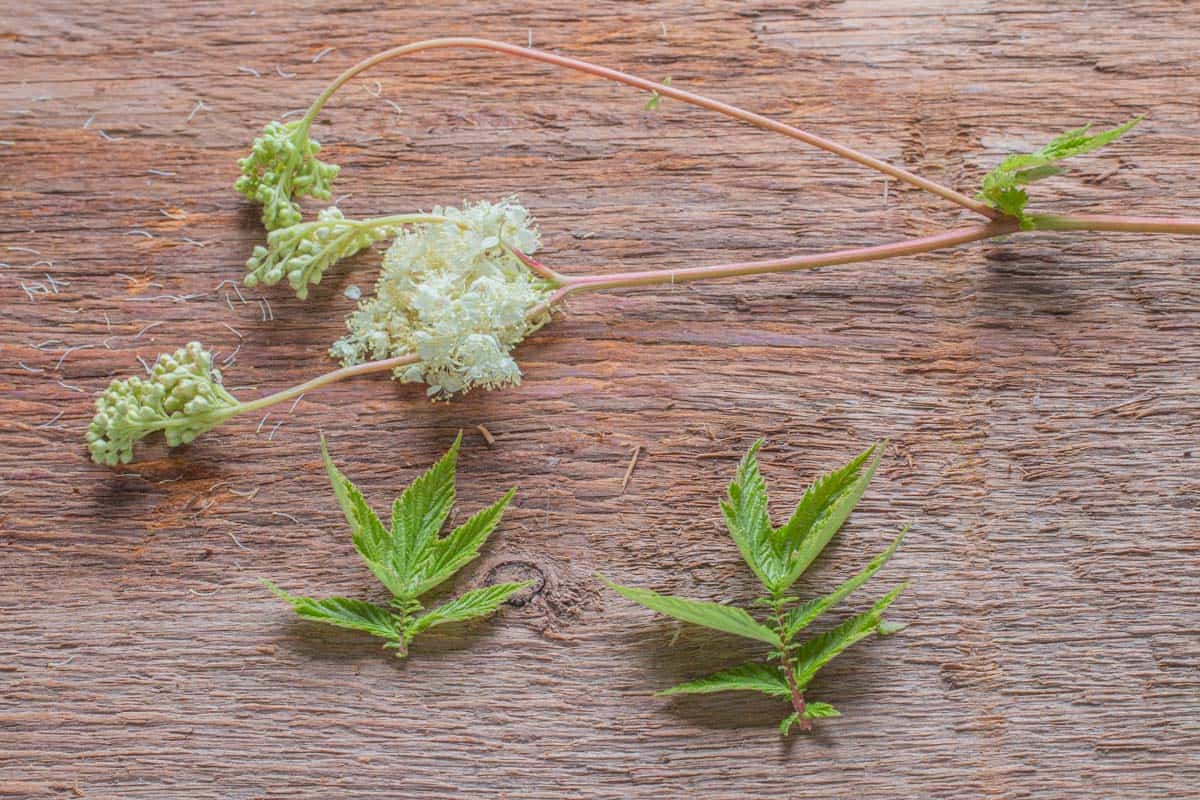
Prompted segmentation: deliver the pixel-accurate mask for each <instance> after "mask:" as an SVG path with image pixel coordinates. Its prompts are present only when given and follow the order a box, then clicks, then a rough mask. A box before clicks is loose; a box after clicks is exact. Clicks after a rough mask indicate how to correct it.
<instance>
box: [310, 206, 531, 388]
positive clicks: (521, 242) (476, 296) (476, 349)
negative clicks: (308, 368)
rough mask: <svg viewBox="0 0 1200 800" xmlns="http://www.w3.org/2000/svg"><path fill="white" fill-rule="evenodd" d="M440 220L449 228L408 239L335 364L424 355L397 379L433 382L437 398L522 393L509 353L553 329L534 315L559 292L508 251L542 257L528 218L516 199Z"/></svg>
mask: <svg viewBox="0 0 1200 800" xmlns="http://www.w3.org/2000/svg"><path fill="white" fill-rule="evenodd" d="M433 213H435V214H441V215H444V216H445V217H446V218H447V221H446V222H440V223H434V224H426V225H421V226H417V227H415V228H412V229H409V230H405V231H403V232H402V233H400V235H399V236H398V237H397V239H396V241H395V242H394V243H393V244H392V246H391V247H390V248H389V249H388V251H387V255H385V256H384V259H383V269H382V271H381V274H380V277H379V281H378V282H377V283H376V285H375V295H374V296H373V297H371V298H369V299H366V300H363V301H361V302H360V303H359V305H358V309H357V310H356V311H355V312H354V313H353V314H351V315H350V317H349V318H348V319H347V320H346V327H347V328H348V329H349V331H350V333H349V335H347V336H345V337H344V338H342V339H340V340H338V341H337V342H336V343H335V344H334V345H333V347H332V349H331V350H330V355H332V356H333V357H334V358H336V359H338V360H339V361H341V362H342V363H343V364H344V365H346V366H350V365H352V364H359V363H362V362H364V361H371V360H378V359H384V358H392V357H396V356H404V355H410V354H414V353H415V354H416V355H418V356H419V357H420V359H421V360H420V362H418V363H415V364H412V365H409V366H405V367H401V368H399V369H397V370H396V378H397V379H399V380H401V381H405V382H416V381H424V382H425V383H427V384H429V394H430V396H433V397H448V396H449V395H451V394H454V393H456V392H465V391H467V390H469V389H471V388H473V387H475V386H482V387H485V388H488V389H492V388H496V387H499V386H505V385H509V384H515V383H519V382H520V378H521V371H520V369H518V367H517V363H516V361H514V360H513V358H512V356H511V355H510V353H511V351H512V349H513V348H514V347H515V346H516V345H517V344H518V343H519V342H520V341H521V340H522V339H524V338H525V337H526V336H528V335H529V334H530V333H532V332H533V331H535V330H537V328H539V327H541V326H542V325H543V324H545V322H546V321H547V320H548V319H549V313H548V312H547V313H545V314H536V315H535V317H536V318H535V319H530V318H529V315H530V312H531V311H533V309H535V308H537V307H538V306H539V305H541V304H543V303H545V302H546V301H547V299H548V298H549V296H550V294H551V291H552V289H553V287H551V286H550V285H549V284H548V283H547V282H546V281H545V280H543V279H541V278H540V277H538V276H537V275H534V274H533V273H532V272H530V271H529V269H528V268H526V266H525V265H524V264H522V263H521V261H520V260H519V259H517V258H516V256H514V255H512V254H511V253H510V252H508V250H506V249H505V248H504V247H503V246H502V245H501V242H502V241H503V242H506V243H508V244H509V245H511V246H513V247H515V248H517V249H519V250H521V251H522V252H525V253H533V252H534V251H536V250H537V247H538V233H537V229H536V228H534V227H533V224H532V221H531V220H530V218H529V212H528V211H526V210H525V208H523V207H522V206H521V205H520V204H519V203H517V201H516V199H515V198H508V199H505V200H502V201H500V202H499V203H494V204H493V203H488V202H479V203H464V205H463V207H462V209H461V210H460V209H457V208H435V209H434V210H433Z"/></svg>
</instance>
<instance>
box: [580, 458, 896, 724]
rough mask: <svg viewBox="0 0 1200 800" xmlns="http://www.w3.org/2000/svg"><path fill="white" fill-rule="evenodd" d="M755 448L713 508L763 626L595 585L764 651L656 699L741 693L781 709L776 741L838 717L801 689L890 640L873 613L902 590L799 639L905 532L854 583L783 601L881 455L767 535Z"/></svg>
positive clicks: (830, 483) (826, 479)
mask: <svg viewBox="0 0 1200 800" xmlns="http://www.w3.org/2000/svg"><path fill="white" fill-rule="evenodd" d="M762 444H763V442H762V440H761V439H760V440H759V441H758V442H756V443H755V444H754V446H753V447H751V448H750V452H748V453H747V454H746V456H745V457H744V458H743V459H742V461H741V464H739V466H738V470H737V475H736V476H735V477H734V479H733V482H732V483H730V484H729V494H728V496H727V497H726V499H725V500H724V501H723V502H722V503H721V511H722V514H723V515H724V517H725V525H726V527H727V528H728V530H729V535H730V537H731V538H732V539H733V541H734V543H735V544H736V545H737V547H738V550H739V551H740V552H741V554H742V559H743V560H744V561H745V562H746V564H747V566H749V567H750V569H751V571H753V572H754V575H755V577H757V578H758V580H759V582H760V583H761V584H762V586H763V588H764V589H766V590H767V596H766V597H762V598H759V599H758V600H756V601H755V603H754V605H756V606H759V607H765V608H766V609H767V610H768V613H767V615H766V617H767V618H766V620H765V621H760V620H758V619H755V618H754V616H752V615H751V613H750V612H749V611H748V610H747V609H745V608H739V607H737V606H731V605H724V604H720V603H714V602H711V601H708V600H692V599H689V598H686V597H676V596H672V595H663V594H658V593H657V592H652V591H650V590H648V589H639V588H634V587H631V586H622V585H620V584H617V583H613V582H612V581H609V580H608V579H606V578H604V577H603V576H601V579H602V580H604V582H605V583H607V584H608V586H609V587H610V588H612V589H613V590H614V591H616V592H617V593H619V594H620V595H622V596H623V597H625V598H627V599H629V600H632V601H633V602H635V603H639V604H640V605H643V606H645V607H646V608H649V609H651V610H653V611H657V612H659V613H660V614H666V615H667V616H670V617H674V618H675V619H678V620H682V621H683V622H687V623H691V624H694V625H702V626H704V627H708V628H713V629H715V630H719V631H723V632H725V633H729V634H733V635H735V636H741V637H744V638H747V639H751V640H754V641H756V642H760V643H763V644H766V645H769V646H770V651H769V656H768V659H767V661H765V662H762V661H752V662H748V663H745V664H741V665H739V666H736V667H732V668H730V669H724V670H721V671H719V672H716V673H713V674H711V675H707V676H705V677H703V678H698V679H696V680H693V681H688V682H687V683H682V684H679V685H678V686H673V687H671V688H670V689H665V690H663V691H660V692H658V694H659V695H660V696H669V695H677V694H708V693H712V692H732V691H751V692H760V693H763V694H767V695H770V696H772V697H779V698H786V699H788V700H789V701H790V702H791V705H792V713H791V714H789V715H788V716H787V717H785V718H784V720H783V722H782V723H780V726H779V730H780V733H781V734H783V735H784V736H786V735H787V734H788V732H789V731H790V730H791V728H792V727H793V726H798V727H799V728H800V729H801V730H805V731H807V730H811V728H812V722H811V720H813V719H816V718H819V717H836V716H840V712H838V711H837V710H836V709H835V708H834V707H833V706H831V705H830V704H828V703H825V702H813V701H811V700H809V699H807V698H806V697H805V696H804V692H805V690H806V689H807V687H808V685H809V683H810V682H811V681H812V679H813V678H814V677H815V676H816V675H817V673H818V672H819V671H820V669H821V668H822V667H824V666H825V665H826V664H828V663H829V662H830V661H832V660H833V659H834V658H835V657H837V656H838V655H839V654H841V653H842V652H843V651H844V650H845V649H846V648H847V647H850V646H851V645H852V644H854V643H855V642H858V641H861V640H862V639H865V638H866V637H868V636H870V635H871V634H874V633H880V634H887V633H893V632H895V631H896V630H899V627H900V626H897V625H894V624H892V623H890V622H888V621H886V620H884V618H883V612H884V611H886V610H887V608H888V606H890V605H891V604H892V602H893V601H895V599H896V598H897V597H898V596H899V595H900V592H901V591H903V590H904V587H905V586H906V584H900V585H899V586H896V587H895V588H893V589H892V590H891V591H889V592H888V593H887V594H885V595H883V596H882V597H880V598H879V599H878V600H876V601H875V602H874V603H873V604H872V605H871V606H870V607H869V608H868V609H867V610H866V611H864V612H862V613H859V614H857V615H855V616H852V617H850V618H849V619H846V620H845V621H843V622H841V623H840V624H838V625H836V626H835V627H833V628H830V629H828V630H826V631H825V632H824V633H819V634H817V635H815V636H812V637H810V638H808V639H804V640H801V639H800V638H799V636H800V634H801V633H802V632H803V631H805V630H806V629H807V628H808V626H809V625H811V624H812V623H813V622H815V621H816V620H817V619H818V618H820V617H821V616H822V615H823V614H824V613H825V612H826V611H829V610H830V609H832V608H833V607H835V606H836V605H838V604H839V603H841V602H842V601H843V600H845V599H846V598H847V597H848V596H849V595H850V594H851V593H852V592H854V591H855V590H856V589H858V588H859V587H861V586H862V585H863V584H864V583H866V582H867V581H868V580H869V579H870V578H871V577H872V576H873V575H875V573H877V572H878V571H879V570H880V569H882V568H883V566H884V564H886V563H887V562H888V561H889V560H890V559H891V557H892V555H893V554H894V553H895V552H896V548H897V547H899V546H900V541H901V540H902V539H903V538H904V533H905V531H901V533H900V535H899V536H897V537H896V538H895V540H893V541H892V543H891V544H890V545H888V547H887V549H885V550H884V551H883V552H882V553H880V554H879V555H878V556H876V557H875V558H874V559H873V560H872V561H871V563H870V564H868V565H867V567H866V568H865V569H864V570H863V571H862V572H859V573H858V574H857V575H855V576H854V577H852V578H850V579H849V580H847V581H845V582H844V583H842V584H841V585H840V586H838V587H837V588H836V589H834V590H833V591H832V592H830V593H829V594H825V595H821V596H818V597H815V598H812V599H809V600H801V599H800V598H798V597H795V596H793V595H791V593H790V592H791V589H792V586H793V585H794V584H795V583H796V581H797V580H798V579H799V578H800V576H801V575H803V574H804V572H805V570H807V569H808V567H809V566H810V565H811V564H812V563H813V561H814V560H815V559H816V557H817V556H818V555H820V554H821V551H822V550H824V549H825V546H826V545H827V544H829V541H830V540H831V539H832V538H833V536H834V535H835V534H836V533H837V532H838V530H839V529H840V528H841V527H842V523H843V522H845V521H846V518H847V517H848V516H849V515H850V512H851V511H852V510H853V509H854V506H855V505H856V504H857V503H858V501H859V499H860V498H861V497H862V495H863V492H864V491H865V490H866V488H867V484H869V483H870V482H871V478H872V476H873V475H874V474H875V469H876V467H877V466H878V465H879V458H880V456H881V454H882V450H883V447H882V445H875V446H872V447H870V448H868V449H867V450H866V452H864V453H862V454H861V455H859V456H857V457H856V458H854V459H853V460H852V461H851V462H850V463H849V464H847V465H846V466H844V467H842V468H841V469H839V470H837V471H835V472H832V473H830V474H828V475H825V476H822V477H821V478H818V479H817V481H816V482H815V483H814V484H813V485H812V486H811V487H810V488H809V489H808V491H807V492H805V494H804V497H803V499H802V500H801V501H800V503H799V505H797V506H796V510H795V511H794V512H793V513H792V515H791V517H790V518H789V519H788V521H787V522H786V523H784V524H783V525H781V526H780V527H778V528H776V527H774V526H772V524H771V519H770V516H769V514H768V509H767V487H766V483H765V482H764V481H763V477H762V473H761V472H760V471H759V467H758V451H759V448H761V447H762Z"/></svg>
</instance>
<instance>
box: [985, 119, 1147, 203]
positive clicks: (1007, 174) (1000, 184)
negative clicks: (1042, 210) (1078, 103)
mask: <svg viewBox="0 0 1200 800" xmlns="http://www.w3.org/2000/svg"><path fill="white" fill-rule="evenodd" d="M1142 119H1143V118H1142V117H1135V118H1133V119H1131V120H1129V121H1128V122H1126V123H1125V124H1123V125H1118V126H1117V127H1115V128H1111V129H1110V130H1107V131H1101V132H1100V133H1097V134H1091V135H1089V131H1090V130H1091V127H1092V126H1091V125H1085V126H1083V127H1082V128H1075V129H1074V130H1070V131H1067V132H1066V133H1063V134H1060V135H1058V136H1056V137H1055V138H1054V139H1052V140H1051V141H1050V143H1049V144H1047V145H1046V146H1045V147H1042V148H1041V149H1039V150H1036V151H1034V152H1032V153H1018V154H1014V155H1010V156H1008V157H1007V158H1005V159H1004V160H1003V161H1001V162H1000V164H999V165H998V166H997V167H996V168H995V169H993V170H992V171H991V172H989V173H988V174H987V175H985V176H984V177H983V188H982V191H981V192H980V193H979V197H980V199H981V200H984V201H986V202H987V203H989V204H990V205H991V206H992V207H994V208H995V209H997V210H998V211H1002V212H1004V213H1005V214H1008V215H1009V216H1013V217H1017V218H1018V219H1020V220H1021V221H1022V223H1023V224H1024V223H1026V218H1025V205H1026V204H1027V203H1028V201H1029V195H1028V194H1027V193H1026V192H1025V191H1024V190H1022V189H1019V188H1018V187H1019V186H1023V185H1027V184H1030V183H1034V182H1036V181H1039V180H1042V179H1044V178H1048V177H1050V176H1052V175H1057V174H1059V173H1060V172H1061V170H1060V169H1059V168H1058V167H1057V166H1056V163H1057V162H1059V161H1062V160H1064V159H1067V158H1072V157H1074V156H1081V155H1084V154H1085V153H1090V152H1092V151H1093V150H1098V149H1100V148H1101V147H1104V146H1105V145H1107V144H1110V143H1111V142H1113V141H1115V140H1116V139H1118V138H1120V137H1121V136H1123V135H1124V134H1125V133H1127V132H1128V131H1129V130H1130V128H1132V127H1133V126H1134V125H1137V124H1138V123H1139V122H1141V121H1142Z"/></svg>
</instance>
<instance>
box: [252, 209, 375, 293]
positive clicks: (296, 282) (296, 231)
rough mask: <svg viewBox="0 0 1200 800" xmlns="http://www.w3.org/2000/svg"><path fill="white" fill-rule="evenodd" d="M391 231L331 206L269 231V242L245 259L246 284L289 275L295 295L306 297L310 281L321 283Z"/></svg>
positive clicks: (270, 282) (271, 281) (275, 280)
mask: <svg viewBox="0 0 1200 800" xmlns="http://www.w3.org/2000/svg"><path fill="white" fill-rule="evenodd" d="M392 232H393V229H392V228H391V227H389V226H387V225H379V224H375V223H374V222H373V221H372V220H363V221H358V220H352V219H346V218H345V217H344V216H342V212H341V211H340V210H338V208H337V207H336V206H330V207H329V208H326V209H323V210H322V211H321V213H320V214H319V215H318V217H317V220H316V221H315V222H301V223H299V224H296V225H289V226H288V227H286V228H276V229H275V230H273V231H271V232H270V233H269V234H267V246H266V247H263V246H262V245H259V246H258V247H255V248H254V254H253V255H252V256H250V258H249V260H247V261H246V269H247V270H249V272H247V273H246V277H245V282H246V285H247V286H251V287H253V286H257V285H258V284H259V283H264V284H266V285H267V286H274V285H275V284H277V283H279V281H280V280H282V279H283V277H284V276H285V275H286V276H287V279H288V283H289V284H291V286H292V288H293V289H295V290H296V296H297V297H299V298H300V299H301V300H304V299H305V298H307V297H308V287H309V285H312V284H318V283H320V282H321V278H322V277H323V276H324V274H325V270H327V269H329V268H330V267H331V266H333V265H334V264H335V263H337V262H338V261H339V260H341V259H343V258H348V257H350V256H352V255H354V254H355V253H357V252H358V251H359V250H362V249H363V248H365V247H369V246H370V245H371V244H373V243H374V242H377V241H379V240H380V239H385V238H387V237H388V236H390V235H392Z"/></svg>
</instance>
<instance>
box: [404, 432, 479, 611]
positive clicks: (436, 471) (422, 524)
mask: <svg viewBox="0 0 1200 800" xmlns="http://www.w3.org/2000/svg"><path fill="white" fill-rule="evenodd" d="M461 444H462V432H461V431H460V432H459V434H458V436H456V437H455V439H454V444H452V445H450V449H449V450H447V451H446V454H445V455H444V456H442V457H441V458H440V459H438V460H437V462H436V463H435V464H434V465H433V466H432V467H430V468H429V469H428V470H426V471H425V472H424V473H423V474H421V476H420V477H418V478H417V479H416V480H415V481H413V482H412V483H411V484H410V485H409V486H408V487H407V488H406V489H405V490H404V492H403V493H402V494H401V495H400V497H398V498H397V499H396V502H395V503H393V504H392V540H393V541H394V547H395V554H394V556H393V559H394V563H395V564H396V569H397V570H398V571H399V572H400V574H402V575H408V574H411V573H412V572H413V571H414V569H413V568H414V567H415V566H416V565H417V564H418V563H419V562H420V561H421V560H422V558H423V556H425V555H426V554H427V553H428V551H429V550H430V549H431V548H432V546H433V545H434V543H435V542H436V540H437V535H438V532H439V531H440V530H441V529H442V526H443V525H444V524H445V523H446V518H447V517H449V516H450V509H451V508H453V506H454V496H455V491H454V476H455V472H456V469H457V466H458V450H459V446H460V445H461ZM418 594H420V592H418Z"/></svg>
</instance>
